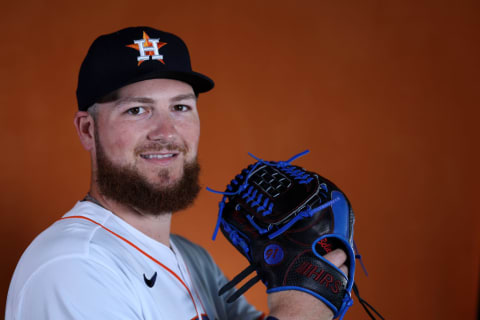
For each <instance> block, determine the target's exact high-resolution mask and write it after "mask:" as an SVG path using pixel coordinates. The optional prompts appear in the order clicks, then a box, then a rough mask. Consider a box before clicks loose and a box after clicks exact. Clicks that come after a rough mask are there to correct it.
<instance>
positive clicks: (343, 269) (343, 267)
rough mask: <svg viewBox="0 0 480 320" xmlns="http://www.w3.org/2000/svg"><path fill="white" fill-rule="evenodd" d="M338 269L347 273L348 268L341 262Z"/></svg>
mask: <svg viewBox="0 0 480 320" xmlns="http://www.w3.org/2000/svg"><path fill="white" fill-rule="evenodd" d="M340 271H342V272H343V273H344V274H345V275H348V268H347V266H346V265H344V264H342V265H341V266H340Z"/></svg>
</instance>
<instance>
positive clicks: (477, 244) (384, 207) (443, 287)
mask: <svg viewBox="0 0 480 320" xmlns="http://www.w3.org/2000/svg"><path fill="white" fill-rule="evenodd" d="M0 9H1V10H0V12H1V16H2V19H0V26H1V28H0V30H1V31H0V33H1V38H0V39H1V40H0V41H1V50H0V70H1V78H0V106H1V116H0V130H1V131H0V148H1V156H0V167H1V168H2V173H1V175H0V188H1V193H0V212H1V223H0V228H1V231H0V237H1V241H0V244H1V246H2V248H1V249H2V256H3V258H2V264H1V273H0V295H1V297H2V304H1V308H2V309H1V310H0V312H1V313H3V310H4V304H5V299H6V294H7V290H8V284H9V281H10V277H11V275H12V273H13V271H14V268H15V265H16V262H17V260H18V259H19V258H20V255H21V254H22V252H23V250H24V249H25V248H26V247H27V246H28V244H29V243H30V242H31V241H32V240H33V239H34V237H35V236H36V235H37V234H38V233H39V232H41V231H42V230H43V229H44V228H46V227H48V226H49V225H50V224H51V223H53V222H54V221H55V220H56V219H58V218H59V217H60V216H62V215H63V214H64V213H65V212H66V211H67V210H69V209H70V208H71V207H72V206H73V205H74V203H75V202H76V201H77V200H79V199H81V198H82V197H83V196H84V195H85V193H86V191H87V188H88V185H89V174H90V173H89V170H90V165H89V156H88V154H87V152H85V151H84V150H83V149H82V147H81V145H80V143H79V142H78V139H77V136H76V133H75V132H74V127H73V115H74V113H75V111H76V100H75V88H76V81H77V73H78V69H79V66H80V63H81V61H82V59H83V57H84V55H85V54H86V51H87V49H88V46H89V45H90V44H91V42H92V41H93V40H94V38H96V37H97V36H98V35H100V34H103V33H109V32H112V31H115V30H117V29H120V28H123V27H126V26H133V25H150V26H153V27H156V28H159V29H163V30H166V31H170V32H173V33H176V34H178V35H180V36H181V37H182V38H183V39H184V40H185V41H186V43H187V44H188V46H189V48H190V53H191V56H192V62H193V66H194V69H196V70H198V71H200V72H203V73H205V74H207V75H209V76H211V77H212V78H213V79H214V80H215V81H216V87H215V89H214V90H213V91H212V92H210V93H207V94H204V95H201V96H200V99H199V108H200V116H201V121H202V137H201V143H200V156H199V157H200V161H201V165H202V169H203V172H202V176H201V180H202V185H203V186H204V187H205V186H209V187H212V188H214V189H223V188H224V187H225V185H226V184H227V183H228V182H229V180H230V179H231V178H232V177H233V175H234V174H236V173H237V172H238V171H239V170H240V169H242V168H243V167H245V166H246V165H247V164H249V163H251V162H252V161H253V159H251V158H250V157H249V156H248V155H247V152H252V153H253V154H255V155H256V156H259V157H262V158H264V159H267V160H286V159H288V158H289V157H291V156H292V155H294V154H296V153H298V152H301V151H303V150H305V149H310V150H311V153H310V154H309V155H307V156H304V157H303V158H300V159H298V160H297V161H296V162H295V164H298V165H301V166H303V167H306V168H308V169H309V170H313V171H317V172H319V173H320V174H322V175H324V176H326V177H328V178H329V179H331V180H333V181H334V182H335V183H336V184H337V185H339V186H340V187H341V188H342V189H343V190H344V191H345V192H346V194H347V195H348V197H349V198H350V200H351V202H352V204H353V207H354V210H355V213H356V217H357V222H356V229H355V238H356V242H357V245H358V246H359V249H360V252H361V253H362V255H363V257H364V261H365V264H366V267H367V269H368V271H369V274H370V275H369V277H366V276H365V275H364V274H363V273H362V272H361V270H360V269H359V270H358V272H357V275H356V281H357V283H358V284H359V287H360V290H361V293H362V295H363V296H364V298H366V299H367V301H369V302H370V303H372V304H373V305H374V306H375V307H377V308H378V310H379V311H381V313H382V314H383V315H384V316H385V317H386V318H387V319H476V309H477V303H478V284H479V277H478V276H479V252H480V250H479V249H480V237H479V210H478V206H477V205H475V198H478V193H479V191H480V188H479V187H478V181H479V170H478V163H479V160H480V159H479V134H478V126H479V124H478V118H479V111H478V107H479V100H480V99H479V98H480V80H479V79H480V78H479V71H480V68H479V67H480V66H479V57H480V45H479V43H480V42H479V36H480V2H478V1H473V0H472V1H468V0H460V1H453V0H452V1H447V0H440V1H413V0H406V1H401V0H394V1H381V0H367V1H320V0H312V1H306V0H298V1H283V0H277V1H272V0H263V1H262V0H257V1H253V0H244V1H225V0H224V1H220V0H205V1H194V0H191V1H187V0H176V1H150V0H144V1H122V0H114V1H113V0H112V1H97V0H95V1H91V0H83V1H48V0H44V1H41V0H37V1H29V0H26V1H2V3H1V4H0ZM219 200H220V198H219V196H218V195H214V194H210V193H208V192H206V191H202V192H201V194H200V197H199V198H198V200H197V202H196V204H195V205H194V207H192V208H191V209H188V210H187V211H185V212H180V213H178V214H177V215H176V216H175V218H174V226H173V230H174V232H176V233H180V234H182V235H185V236H187V237H188V238H190V239H192V240H193V241H195V242H197V243H199V244H201V245H203V246H205V247H206V248H207V249H208V250H209V251H210V252H211V254H212V256H213V257H214V259H215V260H216V261H217V263H218V264H219V265H220V266H221V268H222V269H223V270H224V272H225V273H226V274H227V276H229V277H232V276H234V275H235V274H236V273H237V272H239V271H240V270H241V269H243V268H244V267H245V266H246V265H247V263H246V260H244V259H243V257H241V256H240V254H238V253H237V252H235V251H234V250H233V248H232V247H231V246H230V245H229V244H228V243H227V242H226V241H225V240H224V238H223V236H219V237H218V239H217V241H216V242H212V241H211V240H210V237H211V234H212V231H213V229H214V224H215V221H216V215H217V202H218V201H219ZM264 291H265V289H264V288H263V286H262V285H261V284H257V285H256V286H255V287H254V289H252V290H250V291H249V292H248V293H247V298H248V300H249V301H250V302H251V303H253V304H254V305H256V306H257V307H258V308H260V309H262V310H267V306H266V295H265V293H264ZM346 319H367V316H366V315H365V314H364V313H363V310H362V309H361V306H360V304H359V303H358V302H356V303H355V305H354V306H353V307H352V309H351V311H350V312H349V314H347V317H346Z"/></svg>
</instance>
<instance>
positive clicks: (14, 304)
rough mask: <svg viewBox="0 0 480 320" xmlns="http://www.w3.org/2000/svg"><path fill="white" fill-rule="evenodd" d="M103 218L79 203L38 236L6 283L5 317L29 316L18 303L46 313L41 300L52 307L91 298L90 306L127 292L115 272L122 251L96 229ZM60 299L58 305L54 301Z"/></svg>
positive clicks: (104, 221) (95, 210)
mask: <svg viewBox="0 0 480 320" xmlns="http://www.w3.org/2000/svg"><path fill="white" fill-rule="evenodd" d="M107 220H108V215H106V214H104V213H103V212H102V211H101V210H98V208H96V207H94V205H92V204H89V203H81V202H80V203H77V205H76V206H75V207H74V208H73V209H72V210H71V211H69V212H68V213H67V214H65V215H64V216H63V218H61V219H59V220H57V221H56V222H54V223H53V224H52V225H51V226H50V227H48V228H47V229H46V230H44V231H43V232H42V233H40V234H39V235H38V236H37V237H36V238H35V239H34V240H33V242H32V243H31V244H30V245H29V247H28V248H27V249H26V250H25V252H24V253H23V255H22V257H21V258H20V261H19V262H18V264H17V267H16V269H15V272H14V275H13V278H12V281H11V283H10V288H9V293H8V298H7V314H8V312H10V313H12V312H13V313H14V314H16V313H20V310H21V312H23V313H25V312H27V311H26V310H27V309H26V308H21V305H29V306H32V308H30V307H29V309H31V310H43V311H45V310H44V309H43V308H44V307H43V306H42V304H43V303H45V302H48V303H49V304H50V305H51V306H50V308H55V307H58V306H61V305H62V304H63V303H69V302H68V301H84V300H92V299H93V300H92V301H90V302H88V303H94V302H95V301H94V300H95V299H97V298H98V297H99V296H98V295H101V294H102V293H105V294H107V295H109V297H110V298H111V299H114V296H115V295H114V294H109V292H113V293H114V292H122V291H123V292H126V291H129V290H128V289H129V288H128V284H127V283H126V282H125V281H119V279H122V274H121V272H122V271H121V270H118V268H115V265H116V263H115V261H116V260H118V258H116V257H115V256H117V257H121V256H122V253H121V252H117V253H116V252H115V250H117V251H119V249H115V248H118V245H117V246H116V245H115V244H114V243H112V242H113V241H115V239H114V237H112V236H111V235H109V234H108V231H106V230H105V229H103V228H102V227H101V225H100V224H104V223H106V222H107ZM110 243H111V244H110ZM123 278H124V277H123ZM127 296H128V295H127ZM60 300H61V301H62V302H61V303H58V304H56V303H55V302H54V301H60ZM100 300H102V299H100ZM36 304H38V306H37V305H36ZM34 306H35V307H34ZM45 312H47V311H45ZM27 318H28V317H27Z"/></svg>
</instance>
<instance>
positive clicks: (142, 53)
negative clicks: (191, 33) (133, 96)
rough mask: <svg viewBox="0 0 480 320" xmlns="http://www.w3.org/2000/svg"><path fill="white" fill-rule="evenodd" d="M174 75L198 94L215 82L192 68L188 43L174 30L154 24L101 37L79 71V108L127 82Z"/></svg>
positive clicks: (209, 88) (85, 107) (83, 109)
mask: <svg viewBox="0 0 480 320" xmlns="http://www.w3.org/2000/svg"><path fill="white" fill-rule="evenodd" d="M157 78H164V79H174V80H180V81H183V82H186V83H188V84H190V85H191V86H192V88H193V90H194V92H195V93H196V94H199V93H202V92H206V91H209V90H211V89H212V88H213V86H214V82H213V80H212V79H210V78H209V77H207V76H205V75H203V74H201V73H198V72H195V71H193V70H192V66H191V63H190V55H189V53H188V49H187V46H186V45H185V43H184V42H183V41H182V39H180V38H179V37H177V36H176V35H174V34H171V33H168V32H163V31H160V30H156V29H153V28H150V27H131V28H126V29H122V30H120V31H117V32H114V33H110V34H105V35H102V36H100V37H98V38H97V39H96V40H95V41H94V42H93V43H92V45H91V46H90V49H89V50H88V53H87V56H86V57H85V59H84V60H83V63H82V65H81V67H80V72H79V75H78V86H77V101H78V110H80V111H86V110H87V109H88V108H89V107H90V106H92V105H93V104H94V103H95V102H97V101H99V100H101V99H102V98H103V97H105V96H106V95H108V94H110V93H112V92H114V91H115V90H117V89H120V88H122V87H124V86H126V85H129V84H132V83H135V82H139V81H143V80H149V79H157Z"/></svg>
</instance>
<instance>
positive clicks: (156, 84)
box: [116, 79, 195, 99]
mask: <svg viewBox="0 0 480 320" xmlns="http://www.w3.org/2000/svg"><path fill="white" fill-rule="evenodd" d="M178 95H182V96H183V95H186V96H192V95H193V97H195V95H194V92H193V88H192V86H191V85H189V84H188V83H186V82H182V81H178V80H172V79H151V80H144V81H139V82H135V83H132V84H129V85H127V86H125V87H122V88H120V89H118V90H117V91H116V98H118V99H122V98H128V97H150V98H171V97H175V96H178Z"/></svg>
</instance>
